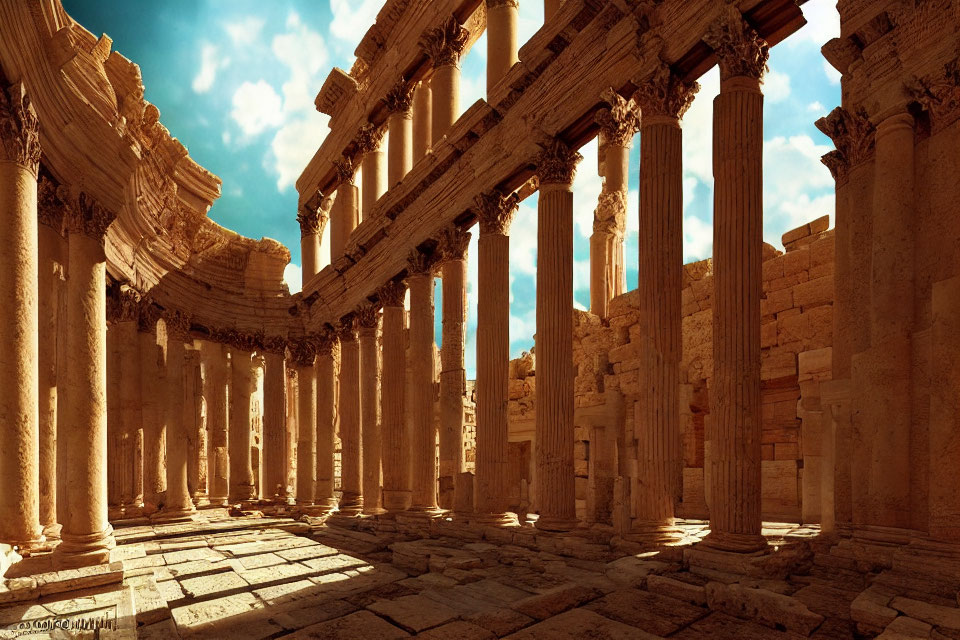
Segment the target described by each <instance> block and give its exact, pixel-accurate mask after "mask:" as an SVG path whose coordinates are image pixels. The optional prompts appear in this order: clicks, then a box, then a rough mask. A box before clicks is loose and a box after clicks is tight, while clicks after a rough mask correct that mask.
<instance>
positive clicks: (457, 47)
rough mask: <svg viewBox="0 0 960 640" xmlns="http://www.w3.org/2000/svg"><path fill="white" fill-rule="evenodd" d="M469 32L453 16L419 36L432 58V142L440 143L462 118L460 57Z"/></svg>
mask: <svg viewBox="0 0 960 640" xmlns="http://www.w3.org/2000/svg"><path fill="white" fill-rule="evenodd" d="M469 37H470V32H469V31H467V30H466V29H464V28H463V26H462V25H461V24H460V22H459V21H458V20H457V19H456V17H454V16H450V17H449V18H447V19H446V20H445V21H444V23H443V25H442V26H440V27H436V28H433V29H429V30H428V31H427V32H426V33H424V34H423V36H422V37H421V38H420V47H421V48H422V49H423V50H424V52H425V53H426V54H427V55H428V56H429V57H430V58H431V59H432V60H433V77H432V79H431V80H430V90H431V92H432V119H431V129H432V132H431V141H432V144H433V145H434V146H436V144H437V142H439V141H440V140H441V139H442V138H443V137H444V136H445V135H447V132H448V131H449V130H450V127H452V126H453V123H454V122H456V121H457V118H459V117H460V56H461V55H462V54H463V50H464V48H465V47H466V45H467V40H468V39H469Z"/></svg>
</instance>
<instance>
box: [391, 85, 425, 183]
mask: <svg viewBox="0 0 960 640" xmlns="http://www.w3.org/2000/svg"><path fill="white" fill-rule="evenodd" d="M414 86H415V85H408V84H407V83H406V82H405V81H404V80H403V79H402V78H401V80H400V82H398V83H397V84H396V85H395V86H394V87H393V89H391V90H390V93H388V94H387V100H386V102H387V109H389V110H390V115H389V116H388V117H387V126H388V128H389V131H390V138H389V140H388V149H387V188H388V189H392V188H393V187H395V186H396V185H397V184H399V183H400V181H401V180H403V178H404V176H406V175H407V174H408V173H409V172H410V169H411V168H413V111H412V109H411V107H412V105H413V91H414ZM421 155H422V154H421Z"/></svg>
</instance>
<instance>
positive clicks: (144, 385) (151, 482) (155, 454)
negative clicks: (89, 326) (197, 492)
mask: <svg viewBox="0 0 960 640" xmlns="http://www.w3.org/2000/svg"><path fill="white" fill-rule="evenodd" d="M159 318H160V309H159V308H158V307H157V306H155V305H154V304H152V303H150V302H149V301H143V302H141V304H140V309H139V316H138V318H137V329H138V330H139V332H140V335H139V342H140V416H141V418H142V420H143V503H144V509H145V511H147V512H148V513H152V512H154V511H156V510H157V509H159V508H160V505H162V504H163V496H164V493H165V492H166V490H167V471H166V411H165V409H164V407H165V405H166V401H165V398H164V397H163V381H164V380H165V379H166V368H167V348H166V344H167V341H166V329H165V328H164V329H163V331H162V332H161V331H159V330H158V327H159V326H161V325H158V324H157V320H158V319H159Z"/></svg>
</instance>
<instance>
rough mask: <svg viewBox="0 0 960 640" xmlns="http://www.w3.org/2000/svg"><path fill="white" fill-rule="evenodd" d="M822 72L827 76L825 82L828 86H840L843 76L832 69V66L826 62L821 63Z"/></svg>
mask: <svg viewBox="0 0 960 640" xmlns="http://www.w3.org/2000/svg"><path fill="white" fill-rule="evenodd" d="M823 72H824V73H825V74H827V81H828V82H830V84H832V85H838V84H840V78H842V77H843V75H842V74H841V73H840V72H839V71H837V70H836V69H834V68H833V65H832V64H830V63H829V62H827V61H826V60H824V61H823Z"/></svg>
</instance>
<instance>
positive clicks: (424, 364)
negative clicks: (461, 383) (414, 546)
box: [407, 250, 438, 515]
mask: <svg viewBox="0 0 960 640" xmlns="http://www.w3.org/2000/svg"><path fill="white" fill-rule="evenodd" d="M434 269H435V265H434V262H433V256H428V255H426V254H424V253H422V252H420V251H418V250H414V251H413V252H412V253H411V255H410V259H409V260H408V267H407V273H408V276H407V286H408V287H410V361H411V362H410V370H411V375H412V379H411V380H410V384H411V390H412V393H411V396H410V397H411V406H410V417H411V420H410V423H411V427H410V463H411V465H412V478H411V479H412V482H411V488H412V491H413V493H412V495H411V504H410V509H409V511H412V512H415V513H418V514H427V515H432V514H435V513H437V512H438V510H437V466H436V456H437V453H436V447H437V444H436V443H437V431H436V426H435V424H434V421H433V394H434V385H435V380H434V363H433V344H434V339H433V322H434V307H433V288H434V282H433V277H434Z"/></svg>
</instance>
